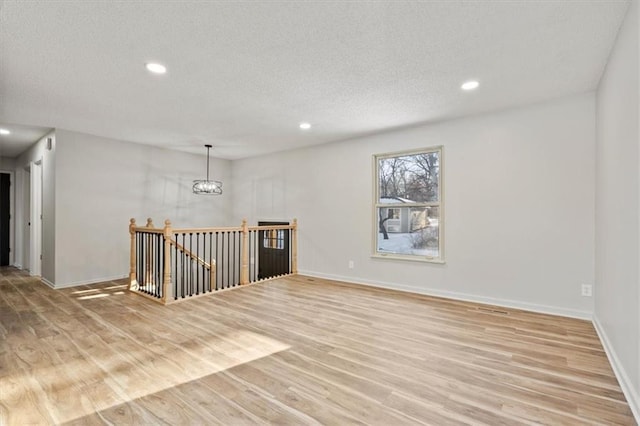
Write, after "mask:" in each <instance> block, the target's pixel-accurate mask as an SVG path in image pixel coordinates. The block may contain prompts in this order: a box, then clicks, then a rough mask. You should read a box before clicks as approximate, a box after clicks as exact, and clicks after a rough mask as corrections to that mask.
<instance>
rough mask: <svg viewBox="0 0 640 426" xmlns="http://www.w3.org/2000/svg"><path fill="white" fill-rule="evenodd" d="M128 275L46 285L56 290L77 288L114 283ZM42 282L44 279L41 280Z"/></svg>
mask: <svg viewBox="0 0 640 426" xmlns="http://www.w3.org/2000/svg"><path fill="white" fill-rule="evenodd" d="M128 276H129V275H128V274H127V275H116V276H111V277H103V278H95V279H92V280H84V281H72V282H69V283H64V284H55V285H51V284H49V283H47V285H49V286H51V287H53V288H55V289H58V288H68V287H77V286H80V285H88V284H96V283H102V282H105V281H115V280H121V279H123V278H127V277H128ZM42 281H44V278H43V279H42Z"/></svg>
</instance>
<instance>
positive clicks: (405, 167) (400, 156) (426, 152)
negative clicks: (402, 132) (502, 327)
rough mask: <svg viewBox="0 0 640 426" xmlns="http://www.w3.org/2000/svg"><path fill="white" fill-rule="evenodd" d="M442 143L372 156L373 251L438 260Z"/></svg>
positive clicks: (380, 254)
mask: <svg viewBox="0 0 640 426" xmlns="http://www.w3.org/2000/svg"><path fill="white" fill-rule="evenodd" d="M441 160H442V147H434V148H426V149H423V150H420V151H412V152H401V153H395V154H381V155H376V156H374V167H375V176H376V188H375V194H376V200H375V207H374V208H375V216H374V217H375V219H376V220H375V227H376V232H375V233H376V238H375V250H374V255H379V256H385V257H409V258H415V259H421V260H435V261H442V260H443V253H442V238H441V237H442V228H443V226H442V225H443V223H442V217H441V211H442V205H441V204H442V193H441V191H442V188H441V186H442V185H441V179H442V178H441V174H442V164H441V163H442V161H441Z"/></svg>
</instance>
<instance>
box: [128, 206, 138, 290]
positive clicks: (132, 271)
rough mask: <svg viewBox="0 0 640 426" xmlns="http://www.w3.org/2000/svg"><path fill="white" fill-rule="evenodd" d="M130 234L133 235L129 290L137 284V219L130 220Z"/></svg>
mask: <svg viewBox="0 0 640 426" xmlns="http://www.w3.org/2000/svg"><path fill="white" fill-rule="evenodd" d="M129 234H130V235H131V258H130V261H129V290H132V289H133V288H134V287H136V286H137V282H136V220H135V219H134V218H131V220H130V221H129Z"/></svg>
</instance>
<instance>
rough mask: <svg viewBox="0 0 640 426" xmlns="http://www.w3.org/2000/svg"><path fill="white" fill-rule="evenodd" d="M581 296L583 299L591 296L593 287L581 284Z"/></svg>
mask: <svg viewBox="0 0 640 426" xmlns="http://www.w3.org/2000/svg"><path fill="white" fill-rule="evenodd" d="M582 295H583V296H585V297H591V296H593V287H592V286H591V284H582Z"/></svg>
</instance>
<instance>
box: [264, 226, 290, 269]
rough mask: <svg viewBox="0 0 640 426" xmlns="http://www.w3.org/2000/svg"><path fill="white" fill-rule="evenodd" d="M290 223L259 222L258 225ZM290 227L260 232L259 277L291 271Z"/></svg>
mask: <svg viewBox="0 0 640 426" xmlns="http://www.w3.org/2000/svg"><path fill="white" fill-rule="evenodd" d="M274 225H289V222H258V226H274ZM289 234H290V231H289V230H288V229H275V230H266V231H259V232H258V247H259V248H258V279H259V280H261V279H264V278H271V277H275V276H277V275H284V274H288V273H289V258H290V256H289Z"/></svg>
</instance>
